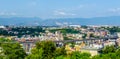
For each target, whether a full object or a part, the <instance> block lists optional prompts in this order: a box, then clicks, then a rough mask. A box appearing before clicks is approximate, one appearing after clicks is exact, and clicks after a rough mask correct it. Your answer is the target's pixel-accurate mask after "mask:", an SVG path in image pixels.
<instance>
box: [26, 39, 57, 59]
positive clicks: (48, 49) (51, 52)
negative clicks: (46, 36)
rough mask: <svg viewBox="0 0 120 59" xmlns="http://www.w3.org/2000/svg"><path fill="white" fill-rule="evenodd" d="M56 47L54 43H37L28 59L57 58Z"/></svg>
mask: <svg viewBox="0 0 120 59" xmlns="http://www.w3.org/2000/svg"><path fill="white" fill-rule="evenodd" d="M55 50H56V46H55V44H54V43H53V42H52V41H42V42H37V43H36V47H35V48H33V49H32V51H31V52H32V53H31V54H30V55H29V56H27V58H26V59H35V58H36V59H53V58H55Z"/></svg>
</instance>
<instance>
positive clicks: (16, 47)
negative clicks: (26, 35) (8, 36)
mask: <svg viewBox="0 0 120 59" xmlns="http://www.w3.org/2000/svg"><path fill="white" fill-rule="evenodd" d="M0 47H1V48H2V53H1V54H2V56H3V58H6V59H24V58H25V57H26V53H25V51H24V50H23V48H22V47H21V46H20V44H19V43H1V45H0Z"/></svg>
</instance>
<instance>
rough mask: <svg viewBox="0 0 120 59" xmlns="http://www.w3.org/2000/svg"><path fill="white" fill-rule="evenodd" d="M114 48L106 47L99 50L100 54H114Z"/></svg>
mask: <svg viewBox="0 0 120 59" xmlns="http://www.w3.org/2000/svg"><path fill="white" fill-rule="evenodd" d="M115 50H116V48H115V47H114V46H113V45H112V46H106V47H104V48H103V49H102V50H101V53H103V54H108V53H115Z"/></svg>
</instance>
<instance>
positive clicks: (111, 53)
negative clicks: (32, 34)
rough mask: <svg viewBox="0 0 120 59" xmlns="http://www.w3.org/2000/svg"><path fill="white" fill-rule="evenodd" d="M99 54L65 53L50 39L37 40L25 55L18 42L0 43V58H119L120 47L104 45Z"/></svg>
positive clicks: (63, 49) (63, 48)
mask: <svg viewBox="0 0 120 59" xmlns="http://www.w3.org/2000/svg"><path fill="white" fill-rule="evenodd" d="M100 53H101V54H100V55H96V56H91V55H90V54H89V53H81V52H79V51H74V52H72V53H71V54H67V53H66V50H65V47H64V46H63V47H61V48H57V47H56V46H55V44H54V43H53V42H52V41H42V42H37V43H36V46H35V47H34V48H33V49H32V50H31V54H29V55H27V54H26V53H25V51H24V50H23V48H22V47H21V45H20V44H19V43H11V42H8V43H4V42H3V43H0V59H120V48H119V47H115V46H106V47H105V48H103V49H102V50H101V51H100Z"/></svg>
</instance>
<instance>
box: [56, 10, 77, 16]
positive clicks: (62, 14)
mask: <svg viewBox="0 0 120 59" xmlns="http://www.w3.org/2000/svg"><path fill="white" fill-rule="evenodd" d="M54 15H58V16H74V15H76V14H73V13H67V12H65V11H54Z"/></svg>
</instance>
